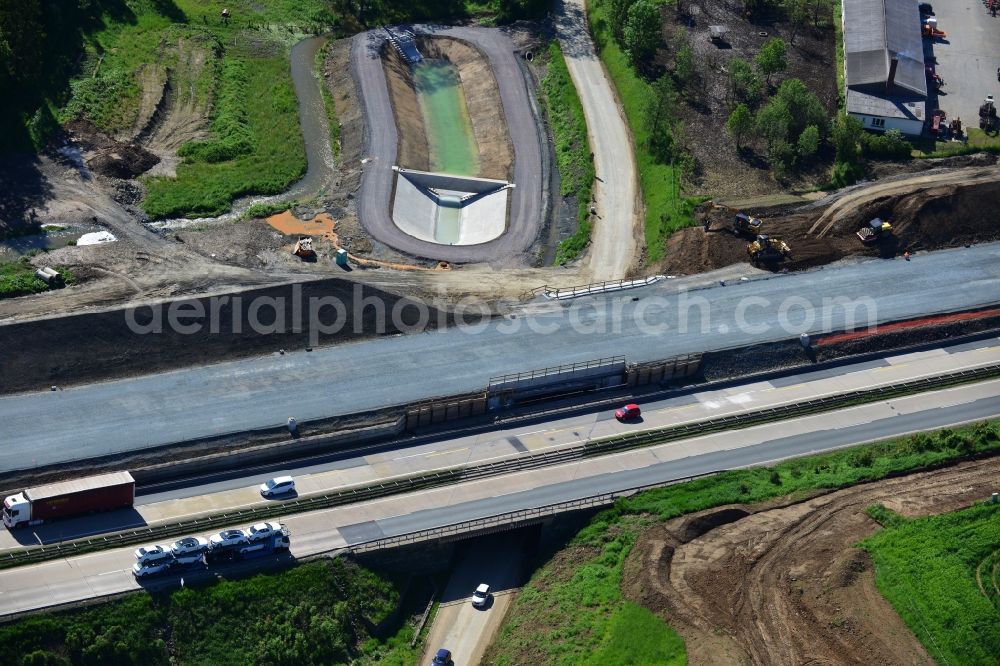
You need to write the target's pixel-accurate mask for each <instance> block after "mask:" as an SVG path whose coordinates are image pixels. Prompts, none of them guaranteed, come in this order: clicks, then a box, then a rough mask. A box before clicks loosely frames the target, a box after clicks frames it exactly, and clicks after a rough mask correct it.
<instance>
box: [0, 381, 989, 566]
mask: <svg viewBox="0 0 1000 666" xmlns="http://www.w3.org/2000/svg"><path fill="white" fill-rule="evenodd" d="M996 377H1000V363H994V364H991V365H987V366H983V367H980V368H974V369H971V370H959V371H956V372H952V373H947V374H944V375H937V376H934V377H923V378H920V379H915V380H910V381H907V382H901V383H898V384H890V385H888V386H880V387H875V388H871V389H864V390H858V391H849V392H845V393H838V394H834V395H831V396H825V397H823V398H817V399H815V400H807V401H803V402H800V403H794V404H790V405H782V406H779V407H771V408H766V409H761V410H758V411H756V412H750V413H745V414H734V415H730V416H722V417H719V418H715V419H708V420H705V421H699V422H697V423H687V424H681V425H676V426H665V427H663V428H655V429H651V430H646V431H642V432H638V433H624V434H621V435H614V436H612V437H607V438H604V439H601V440H595V441H590V442H585V443H583V444H578V445H576V446H572V447H567V448H564V449H560V450H558V451H547V452H542V453H535V454H528V455H520V456H516V457H512V458H508V459H505V460H499V461H495V462H488V463H482V464H479V465H473V466H470V467H464V468H463V467H455V468H447V469H441V470H434V471H430V472H424V473H420V474H416V475H413V476H410V477H404V478H399V479H390V480H387V481H384V482H380V483H375V484H372V485H369V486H361V487H355V488H348V489H345V490H342V491H339V492H334V493H324V494H322V495H315V496H312V497H306V498H302V499H299V500H292V501H288V502H283V503H282V504H280V505H273V506H263V507H252V508H248V509H245V510H239V511H231V512H226V513H222V514H216V515H213V516H207V517H205V518H199V519H194V520H189V521H183V522H179V523H171V524H168V525H158V526H154V527H149V528H145V529H138V530H125V531H122V532H118V533H115V534H109V535H105V536H100V537H89V538H85V539H77V540H74V541H69V542H62V543H57V544H51V545H42V546H33V547H31V548H25V549H23V550H19V551H12V552H9V553H6V554H4V555H2V556H0V568H7V567H11V566H19V565H23V564H30V563H34V562H39V561H43V560H47V559H55V558H57V557H72V556H74V555H78V554H82V553H85V552H90V551H93V550H100V549H104V548H114V547H119V546H126V545H134V544H138V543H143V542H148V541H154V540H160V539H163V538H164V537H174V536H185V535H189V534H197V533H199V532H204V531H205V530H210V529H215V528H220V527H227V526H229V525H233V524H236V523H240V522H248V523H252V522H260V521H261V520H266V519H268V518H275V517H279V516H282V515H287V514H291V513H301V512H305V511H315V510H318V509H326V508H331V507H335V506H343V505H346V504H353V503H357V502H362V501H367V500H372V499H378V498H381V497H388V496H390V495H397V494H402V493H406V492H412V491H416V490H422V489H427V488H434V487H439V486H443V485H447V484H451V483H457V482H461V481H471V480H474V479H482V478H487V477H490V476H498V475H501V474H507V473H511V472H517V471H525V470H530V469H535V468H539V467H545V466H548V465H553V464H557V463H563V462H569V461H572V460H578V459H582V458H585V457H591V456H598V455H607V454H610V453H617V452H621V451H627V450H630V449H635V448H640V447H644V446H650V445H653V444H659V443H664V442H670V441H675V440H678V439H684V438H688V437H693V436H696V435H699V436H700V435H706V434H712V433H714V432H719V431H722V430H731V429H743V428H749V427H752V426H755V425H761V424H763V423H768V422H773V421H777V420H783V419H788V418H794V417H798V416H804V415H807V414H819V413H822V412H828V411H832V410H835V409H840V408H844V407H849V406H853V405H861V404H866V403H872V402H878V401H880V400H885V399H888V398H894V397H900V396H903V395H910V394H913V393H923V392H926V391H929V390H934V389H941V388H947V387H950V386H956V385H959V384H965V383H970V382H973V381H981V380H986V379H992V378H996ZM633 492H634V491H633Z"/></svg>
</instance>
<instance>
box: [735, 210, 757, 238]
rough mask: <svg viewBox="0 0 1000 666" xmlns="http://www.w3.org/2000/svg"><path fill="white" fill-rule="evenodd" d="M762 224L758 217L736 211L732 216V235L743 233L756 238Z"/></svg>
mask: <svg viewBox="0 0 1000 666" xmlns="http://www.w3.org/2000/svg"><path fill="white" fill-rule="evenodd" d="M762 226H763V222H761V220H760V218H759V217H754V216H753V215H747V214H746V213H736V216H735V217H734V218H733V235H734V236H739V235H741V234H743V235H747V236H750V237H751V238H756V237H757V236H758V235H759V234H760V230H761V227H762Z"/></svg>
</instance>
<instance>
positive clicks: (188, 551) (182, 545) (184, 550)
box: [170, 537, 208, 557]
mask: <svg viewBox="0 0 1000 666" xmlns="http://www.w3.org/2000/svg"><path fill="white" fill-rule="evenodd" d="M206 550H208V539H206V538H205V537H184V538H183V539H181V540H179V541H175V542H174V545H172V546H171V547H170V552H172V553H173V554H174V557H183V556H185V555H201V554H202V553H204V552H205V551H206Z"/></svg>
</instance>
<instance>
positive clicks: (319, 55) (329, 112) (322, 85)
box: [316, 42, 340, 159]
mask: <svg viewBox="0 0 1000 666" xmlns="http://www.w3.org/2000/svg"><path fill="white" fill-rule="evenodd" d="M329 50H330V43H329V42H327V43H326V44H324V45H323V48H321V49H320V50H319V51H317V52H316V80H317V81H319V89H320V92H321V93H322V95H323V109H324V110H325V111H326V123H327V125H329V126H330V148H331V149H332V150H333V157H334V159H337V158H339V157H340V120H338V119H337V106H336V104H335V103H334V101H333V94H332V93H331V92H330V87H329V86H328V85H327V84H326V79H325V78H324V77H323V63H325V62H326V56H327V54H328V53H329Z"/></svg>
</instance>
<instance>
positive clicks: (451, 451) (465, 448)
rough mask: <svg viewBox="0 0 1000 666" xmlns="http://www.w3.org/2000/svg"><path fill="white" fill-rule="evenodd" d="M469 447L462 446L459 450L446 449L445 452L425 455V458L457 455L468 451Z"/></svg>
mask: <svg viewBox="0 0 1000 666" xmlns="http://www.w3.org/2000/svg"><path fill="white" fill-rule="evenodd" d="M468 450H469V447H467V446H463V447H462V448H460V449H448V450H447V451H435V452H434V453H428V454H425V455H424V457H425V458H433V457H434V456H446V455H448V454H449V453H458V452H459V451H468Z"/></svg>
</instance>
